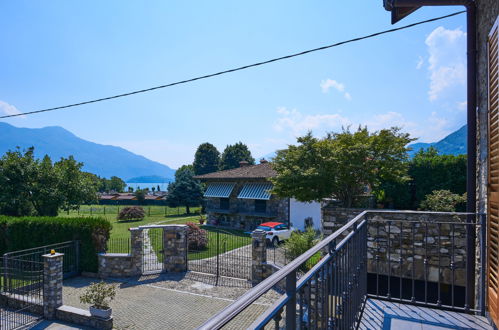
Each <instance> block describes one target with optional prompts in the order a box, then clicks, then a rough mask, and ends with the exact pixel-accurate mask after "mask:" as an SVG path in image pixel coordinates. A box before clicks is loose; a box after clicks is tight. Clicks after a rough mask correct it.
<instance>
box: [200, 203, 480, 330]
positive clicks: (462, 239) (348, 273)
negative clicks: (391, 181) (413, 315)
mask: <svg viewBox="0 0 499 330" xmlns="http://www.w3.org/2000/svg"><path fill="white" fill-rule="evenodd" d="M474 216H475V215H474V214H464V213H460V214H458V213H438V212H412V211H403V212H397V211H372V212H371V211H364V212H362V213H360V214H359V215H357V216H356V217H354V218H353V219H352V220H349V221H348V222H347V223H346V224H345V225H343V226H342V227H340V228H338V229H337V230H336V231H335V232H334V233H333V234H331V235H329V236H328V237H326V238H325V239H324V240H322V241H321V242H319V243H318V244H317V245H315V246H314V247H313V248H311V249H310V250H308V251H307V252H305V253H304V254H302V255H301V256H299V257H298V258H296V259H295V260H293V261H291V262H290V263H288V264H287V265H286V266H284V267H283V268H281V269H280V270H278V271H277V272H276V273H274V274H273V275H271V276H270V277H268V278H267V279H266V280H264V281H263V282H261V283H260V284H258V285H257V286H255V287H254V288H253V289H251V290H249V291H248V292H246V293H245V294H244V295H242V296H241V297H240V298H239V299H238V300H236V301H235V302H234V303H232V304H231V305H229V306H228V307H226V308H225V309H224V310H222V311H221V312H220V313H219V314H217V315H215V316H214V317H212V318H211V319H210V320H208V321H207V322H206V323H205V324H203V325H202V326H201V329H210V330H211V329H220V328H221V327H223V326H225V325H228V326H236V324H240V323H239V322H243V321H244V318H245V317H246V315H247V314H246V313H244V314H242V313H243V311H245V310H246V308H247V307H249V306H250V305H252V304H253V303H254V302H255V301H256V300H257V299H259V298H260V297H262V296H263V295H264V294H266V293H267V292H269V291H271V290H274V291H276V292H282V291H279V290H280V289H281V288H284V294H283V295H282V296H281V298H279V299H278V300H277V301H276V302H275V303H274V304H273V305H272V306H271V307H270V308H269V309H267V311H266V312H264V313H263V314H261V315H260V316H259V317H258V318H257V319H256V320H255V321H254V322H253V323H252V324H251V325H250V326H249V328H255V329H263V328H265V329H268V328H275V329H282V328H289V329H295V328H300V329H302V328H304V329H315V328H331V329H347V328H355V327H356V326H357V325H358V322H359V321H360V317H361V312H362V310H363V306H364V303H365V301H366V299H368V298H369V297H374V298H378V299H386V300H391V301H395V302H401V303H411V304H418V305H423V306H427V307H432V308H445V309H448V310H455V311H465V312H480V313H482V315H483V313H484V302H483V299H484V296H485V295H484V293H485V292H484V291H483V290H484V286H483V285H482V287H481V288H482V291H481V292H480V304H479V306H474V297H473V293H474V290H475V286H474V281H473V278H474V275H475V273H474V270H475V257H476V255H475V254H474V252H473V251H474V248H475V231H478V229H480V235H481V236H480V239H481V241H482V242H483V241H484V238H485V237H484V226H483V221H484V218H483V217H482V218H481V219H482V220H481V223H479V224H477V223H475V222H473V221H471V220H472V219H474ZM442 218H450V219H451V220H452V221H440V220H439V219H442ZM466 221H468V222H466ZM483 249H484V246H483V245H481V246H480V251H479V255H478V257H479V259H478V260H480V261H481V265H480V268H481V269H484V262H485V260H484V258H483V252H484V251H483ZM324 250H326V251H327V253H326V255H325V256H323V257H322V259H321V260H320V261H319V262H318V263H317V264H316V265H315V266H314V267H313V268H312V269H311V270H309V271H308V272H307V273H306V274H305V275H303V276H302V277H301V278H299V280H297V277H298V276H297V275H298V274H299V271H300V269H303V265H305V264H306V263H307V262H308V261H309V260H310V259H311V258H313V257H314V256H315V255H317V254H318V253H322V251H324ZM368 273H370V274H369V278H368ZM368 285H369V287H368ZM241 314H242V316H241ZM240 316H241V318H240ZM233 322H234V323H235V324H233Z"/></svg>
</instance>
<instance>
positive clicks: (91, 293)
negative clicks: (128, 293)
mask: <svg viewBox="0 0 499 330" xmlns="http://www.w3.org/2000/svg"><path fill="white" fill-rule="evenodd" d="M115 296H116V285H115V284H106V283H104V281H101V282H100V283H92V284H90V285H89V287H88V288H86V290H85V292H84V293H83V294H82V295H81V296H80V302H81V303H82V304H90V305H92V306H95V307H96V308H99V309H109V303H110V302H111V300H113V299H114V297H115Z"/></svg>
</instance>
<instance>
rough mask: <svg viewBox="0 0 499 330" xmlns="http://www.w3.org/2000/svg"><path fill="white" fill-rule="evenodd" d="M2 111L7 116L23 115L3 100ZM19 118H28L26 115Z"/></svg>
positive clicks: (0, 109)
mask: <svg viewBox="0 0 499 330" xmlns="http://www.w3.org/2000/svg"><path fill="white" fill-rule="evenodd" d="M0 111H1V112H2V113H3V114H5V115H17V114H20V113H22V112H21V111H19V110H18V109H17V108H16V107H15V106H13V105H11V104H8V103H7V102H4V101H2V100H0ZM19 117H21V118H26V116H24V115H23V116H19Z"/></svg>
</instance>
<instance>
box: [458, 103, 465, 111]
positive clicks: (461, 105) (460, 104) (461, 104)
mask: <svg viewBox="0 0 499 330" xmlns="http://www.w3.org/2000/svg"><path fill="white" fill-rule="evenodd" d="M467 107H468V101H463V102H457V109H458V110H460V111H464V110H466V108H467Z"/></svg>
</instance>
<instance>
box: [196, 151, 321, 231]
mask: <svg viewBox="0 0 499 330" xmlns="http://www.w3.org/2000/svg"><path fill="white" fill-rule="evenodd" d="M274 176H276V172H275V171H274V169H273V168H272V164H271V163H270V162H268V161H266V160H262V161H261V163H260V164H257V165H249V164H248V163H247V162H241V163H240V167H238V168H235V169H231V170H224V171H218V172H213V173H208V174H204V175H199V176H196V177H195V178H196V179H198V180H201V181H202V182H204V183H206V184H207V188H206V192H205V194H204V197H205V199H206V213H207V215H208V219H207V221H208V223H209V224H212V225H218V226H225V227H231V228H239V229H244V230H253V229H255V228H256V227H257V226H258V225H259V224H260V223H263V222H266V221H278V222H283V223H286V224H288V225H291V226H293V227H295V228H297V229H299V230H304V229H305V227H306V226H307V225H312V226H314V228H316V229H320V228H321V204H320V203H317V202H312V203H302V202H299V201H296V200H295V199H293V198H280V197H278V196H276V195H274V194H272V192H271V190H272V187H273V185H272V183H271V182H270V180H269V179H270V178H272V177H274Z"/></svg>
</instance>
